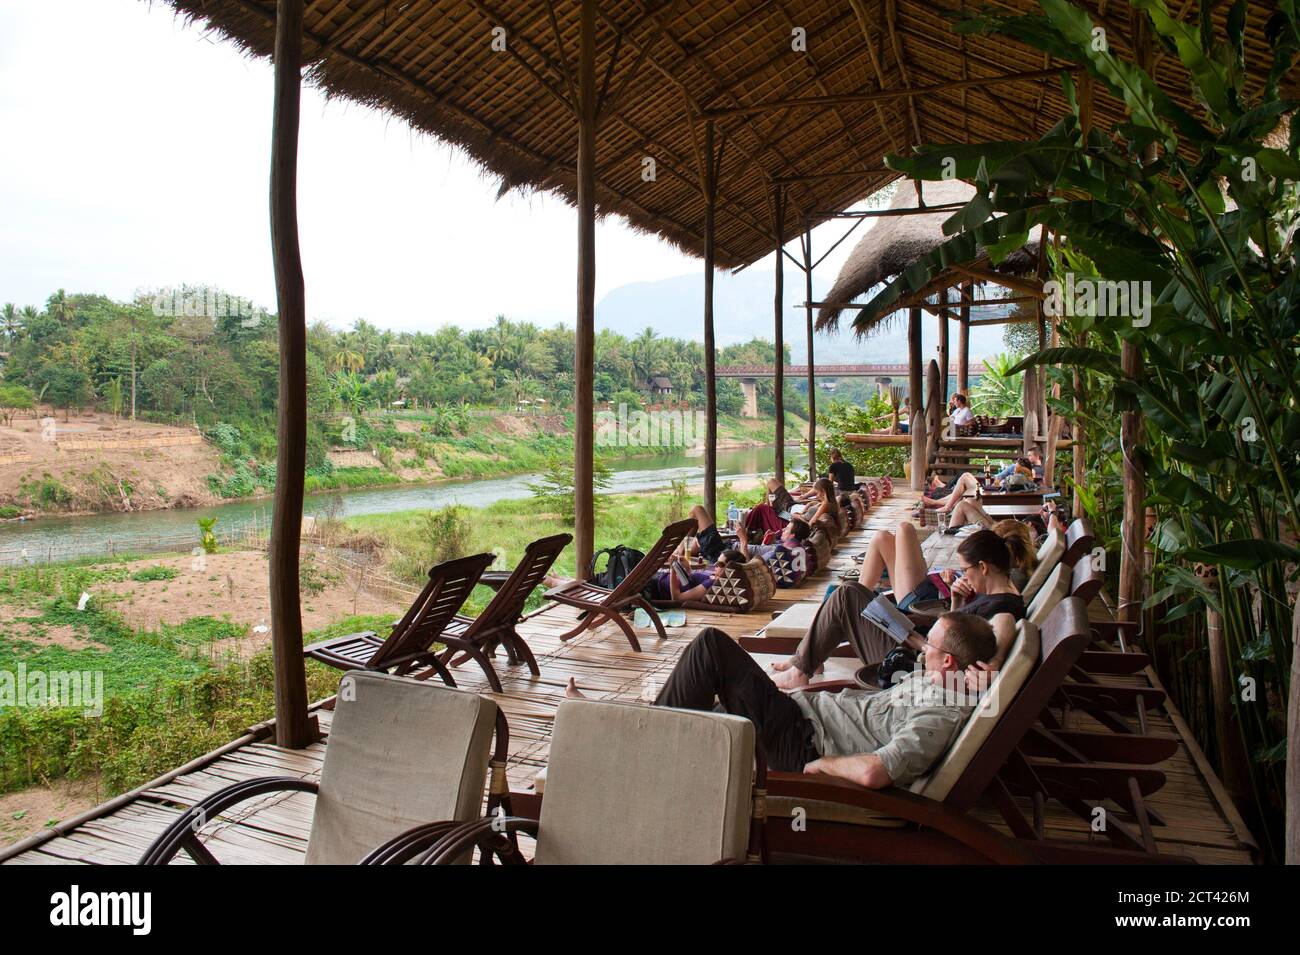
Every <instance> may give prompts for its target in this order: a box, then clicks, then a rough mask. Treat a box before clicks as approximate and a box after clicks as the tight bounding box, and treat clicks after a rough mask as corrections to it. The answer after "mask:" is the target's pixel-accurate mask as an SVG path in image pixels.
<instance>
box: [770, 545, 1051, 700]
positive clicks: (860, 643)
mask: <svg viewBox="0 0 1300 955" xmlns="http://www.w3.org/2000/svg"><path fill="white" fill-rule="evenodd" d="M1026 546H1027V545H1025V543H1024V541H1023V540H1022V539H1021V538H1019V537H1017V536H1012V537H1009V538H1006V539H1004V538H1002V537H999V536H998V535H997V534H995V533H994V532H993V531H989V530H981V531H976V532H975V533H974V534H972V535H971V536H970V537H968V538H966V539H965V540H964V541H962V542H961V544H960V545H958V547H957V562H958V570H957V571H953V570H942V571H940V572H939V573H938V576H939V578H940V580H942V581H943V584H944V586H946V587H947V588H948V589H949V592H950V595H951V596H950V598H949V602H950V607H951V609H952V610H953V611H954V612H955V611H960V612H962V613H966V614H973V615H974V616H977V617H982V618H984V619H986V620H987V619H991V618H992V617H993V616H995V615H996V614H1001V613H1006V614H1010V615H1011V617H1012V618H1013V619H1014V620H1020V619H1021V618H1022V617H1024V615H1025V601H1024V598H1022V597H1021V596H1020V590H1019V588H1017V587H1016V585H1015V584H1014V583H1013V582H1012V580H1011V569H1012V566H1013V565H1016V564H1022V563H1023V562H1024V560H1025V559H1026V556H1025V554H1024V553H1023V549H1024V548H1025V547H1026ZM886 571H888V573H889V582H890V584H892V585H893V588H894V597H895V602H896V603H897V604H898V609H899V610H902V611H904V612H905V613H907V614H908V616H909V618H910V619H911V620H912V623H913V625H914V626H915V627H916V633H913V634H911V635H910V636H909V637H908V640H907V642H908V645H909V646H911V647H912V648H913V649H921V647H922V646H923V640H922V637H923V636H924V634H925V633H926V632H927V631H929V629H930V627H932V626H933V625H934V622H935V618H934V617H931V616H929V615H928V614H920V613H916V612H914V611H912V610H911V608H912V606H913V604H917V603H921V602H924V601H928V600H935V599H937V598H939V597H940V596H941V592H940V590H939V585H938V584H937V583H935V581H934V580H933V579H932V578H931V571H930V567H929V564H928V563H927V562H926V559H925V555H924V554H923V553H922V552H921V543H920V540H919V539H918V538H917V536H916V527H915V526H914V525H913V524H911V523H910V522H907V521H904V522H902V523H901V524H899V526H898V531H897V533H890V532H889V531H880V532H878V533H877V534H876V536H875V537H873V538H872V540H871V546H870V547H868V548H867V556H866V559H865V560H864V561H863V562H862V570H861V572H860V573H859V576H858V580H857V581H856V582H854V581H845V582H844V583H842V584H840V586H839V587H837V588H836V589H835V590H834V592H832V593H831V595H830V596H829V597H827V598H826V600H825V601H824V602H823V603H822V605H821V607H820V608H819V609H818V611H817V616H816V617H814V618H813V622H812V626H811V627H809V629H808V633H807V634H806V635H805V636H804V638H803V639H802V640H801V641H800V642H799V646H798V647H797V648H796V649H795V652H794V655H793V656H792V657H790V659H789V660H785V661H782V662H780V663H774V664H773V665H772V668H773V669H774V670H776V671H777V675H776V676H775V677H774V678H773V679H774V680H775V682H776V685H777V686H779V687H780V688H781V689H784V690H792V689H797V688H799V687H801V686H807V685H808V682H809V681H810V680H811V679H812V677H813V675H814V674H815V673H817V671H818V669H819V668H820V667H821V666H822V665H823V664H824V663H825V662H826V660H827V658H828V657H829V656H830V655H831V653H832V652H833V651H834V650H835V648H836V647H838V646H839V645H840V644H841V643H843V642H844V641H845V640H849V639H850V633H852V634H853V640H852V642H853V643H854V644H855V646H856V647H857V649H858V651H859V654H860V655H861V654H862V653H866V656H864V657H863V658H862V662H863V663H866V664H872V663H879V662H880V661H881V660H883V659H884V658H885V654H887V653H888V652H889V651H890V650H892V649H893V648H894V647H895V646H897V644H896V643H895V642H894V640H893V639H892V638H891V637H890V636H888V635H887V634H886V633H885V632H884V631H883V630H880V629H879V628H877V627H874V626H872V625H871V624H870V623H868V622H867V620H866V619H865V618H864V617H863V616H862V611H863V610H865V609H866V608H867V605H868V604H870V603H871V601H873V600H875V599H876V597H877V596H878V593H877V591H876V588H877V587H878V586H879V585H880V580H881V577H882V575H883V574H884V573H885V572H886ZM1009 651H1010V645H1009V644H1008V646H1006V647H1001V646H1000V647H999V650H998V655H997V656H996V657H995V658H994V661H993V663H992V664H991V665H990V666H989V669H997V668H998V667H999V666H1000V665H1001V663H1002V661H1003V660H1005V659H1006V654H1007V652H1009Z"/></svg>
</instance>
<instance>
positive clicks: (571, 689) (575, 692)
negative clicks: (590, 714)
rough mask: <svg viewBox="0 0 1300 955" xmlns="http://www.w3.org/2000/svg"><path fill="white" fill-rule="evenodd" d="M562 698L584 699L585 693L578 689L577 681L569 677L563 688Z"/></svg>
mask: <svg viewBox="0 0 1300 955" xmlns="http://www.w3.org/2000/svg"><path fill="white" fill-rule="evenodd" d="M564 698H565V699H566V700H585V699H586V698H587V694H585V693H583V692H582V691H581V690H579V689H578V681H577V680H575V679H574V678H573V677H569V685H568V686H566V687H565V688H564Z"/></svg>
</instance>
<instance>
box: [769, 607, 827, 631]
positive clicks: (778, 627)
mask: <svg viewBox="0 0 1300 955" xmlns="http://www.w3.org/2000/svg"><path fill="white" fill-rule="evenodd" d="M820 609H821V604H819V603H798V604H795V605H794V606H793V607H791V608H790V609H789V610H786V611H785V612H783V613H782V614H780V615H779V616H777V617H774V618H773V619H772V622H771V623H769V624H768V625H767V626H766V627H764V628H763V636H765V637H793V638H795V639H796V640H802V639H803V638H804V636H805V635H806V634H807V633H808V631H809V629H810V628H811V627H812V622H813V618H814V617H816V616H817V611H818V610H820Z"/></svg>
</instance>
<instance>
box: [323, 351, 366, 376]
mask: <svg viewBox="0 0 1300 955" xmlns="http://www.w3.org/2000/svg"><path fill="white" fill-rule="evenodd" d="M330 367H331V368H333V369H334V370H335V371H337V372H351V373H353V374H358V373H360V372H361V370H362V369H363V368H365V367H366V359H365V356H364V355H362V354H361V353H360V352H359V351H356V350H355V349H353V348H349V347H348V346H347V345H346V344H344V345H342V346H341V347H340V348H339V350H338V351H336V352H335V353H334V357H333V358H331V359H330Z"/></svg>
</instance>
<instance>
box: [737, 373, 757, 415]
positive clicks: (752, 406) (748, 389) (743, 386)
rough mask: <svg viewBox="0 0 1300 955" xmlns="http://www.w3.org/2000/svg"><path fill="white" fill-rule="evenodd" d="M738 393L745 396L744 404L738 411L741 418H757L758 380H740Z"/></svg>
mask: <svg viewBox="0 0 1300 955" xmlns="http://www.w3.org/2000/svg"><path fill="white" fill-rule="evenodd" d="M740 392H741V394H743V395H744V396H745V404H744V405H743V406H742V407H741V409H740V414H741V417H744V418H757V417H758V380H757V379H755V378H742V379H740Z"/></svg>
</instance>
